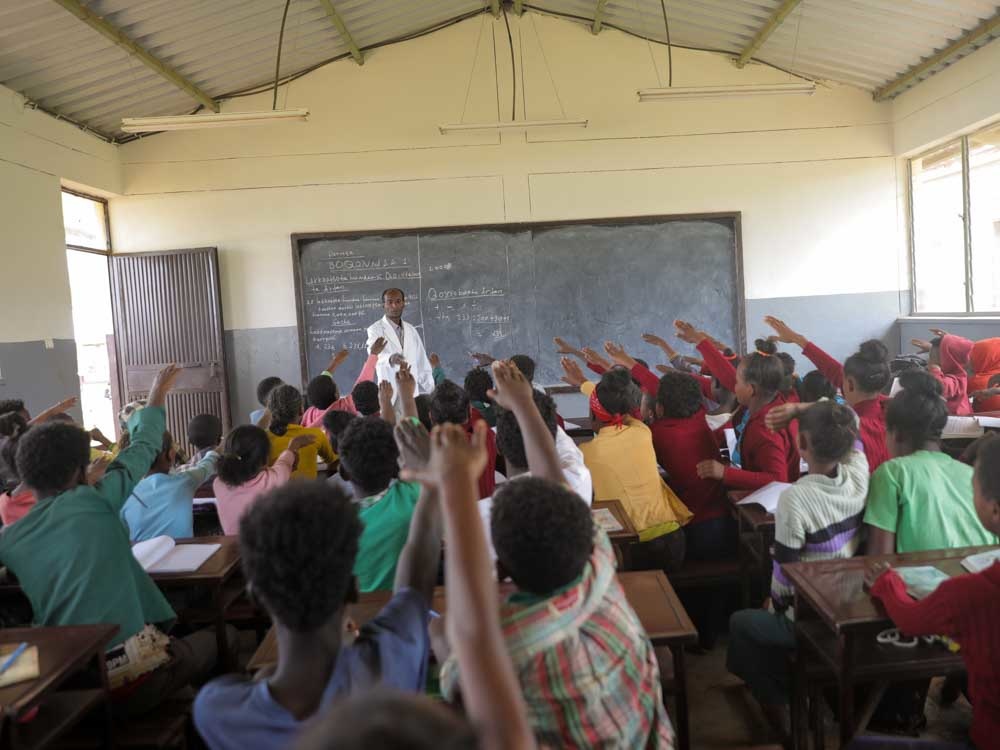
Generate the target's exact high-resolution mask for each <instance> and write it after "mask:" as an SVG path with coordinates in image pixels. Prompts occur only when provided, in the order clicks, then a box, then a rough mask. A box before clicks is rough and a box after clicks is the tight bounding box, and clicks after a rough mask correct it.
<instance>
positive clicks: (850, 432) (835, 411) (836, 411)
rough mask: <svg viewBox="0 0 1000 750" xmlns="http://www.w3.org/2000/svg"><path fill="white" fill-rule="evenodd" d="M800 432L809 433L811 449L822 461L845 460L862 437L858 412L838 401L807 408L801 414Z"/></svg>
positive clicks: (823, 402) (822, 402) (825, 402)
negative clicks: (859, 436) (860, 435)
mask: <svg viewBox="0 0 1000 750" xmlns="http://www.w3.org/2000/svg"><path fill="white" fill-rule="evenodd" d="M799 432H800V433H805V434H806V435H808V436H809V449H810V450H811V451H812V452H813V453H814V454H815V456H816V458H818V459H819V460H820V461H843V460H844V459H845V458H846V457H847V455H848V454H849V453H850V452H851V448H853V447H854V442H855V441H856V440H857V439H858V425H857V421H856V418H855V416H854V412H853V411H851V409H850V408H849V407H846V406H844V405H842V404H838V403H837V402H836V401H821V402H820V403H818V404H813V405H812V406H810V407H809V408H808V409H806V411H805V413H804V414H802V416H800V417H799Z"/></svg>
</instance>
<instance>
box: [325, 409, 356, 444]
mask: <svg viewBox="0 0 1000 750" xmlns="http://www.w3.org/2000/svg"><path fill="white" fill-rule="evenodd" d="M355 419H358V417H357V415H355V414H351V413H350V412H349V411H341V410H340V409H331V410H330V411H328V412H327V413H326V414H324V415H323V429H324V430H325V431H326V436H327V437H328V438H329V439H330V447H331V448H333V449H334V450H335V451H336V450H337V445H338V440H339V439H340V435H341V433H342V432H343V431H344V430H345V429H347V425H349V424H351V422H353V421H354V420H355Z"/></svg>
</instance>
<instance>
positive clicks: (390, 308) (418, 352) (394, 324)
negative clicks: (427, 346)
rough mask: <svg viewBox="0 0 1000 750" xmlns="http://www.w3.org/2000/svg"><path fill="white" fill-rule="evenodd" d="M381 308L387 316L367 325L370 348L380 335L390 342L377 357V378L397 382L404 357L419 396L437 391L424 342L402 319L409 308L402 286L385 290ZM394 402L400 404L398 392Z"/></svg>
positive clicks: (369, 348) (414, 329)
mask: <svg viewBox="0 0 1000 750" xmlns="http://www.w3.org/2000/svg"><path fill="white" fill-rule="evenodd" d="M382 309H383V310H385V316H384V317H382V318H381V319H379V320H378V321H376V322H375V323H373V324H372V325H370V326H368V350H369V351H371V347H372V344H374V343H375V341H376V340H377V339H378V338H380V337H381V338H384V339H385V340H386V341H387V342H388V344H387V345H386V347H385V349H383V350H382V353H381V354H379V356H378V364H377V365H376V366H375V373H376V374H377V375H378V379H379V380H380V381H382V380H388V381H389V382H390V383H393V384H394V385H395V382H396V373H397V372H398V371H399V365H400V362H401V361H403V360H405V361H406V363H407V364H409V366H410V372H411V373H413V379H414V380H416V381H417V392H416V395H418V396H419V395H420V394H422V393H430V392H431V391H433V390H434V373H433V369H432V368H431V363H430V360H429V359H427V352H426V351H424V342H423V341H421V339H420V334H419V333H418V332H417V329H416V328H414V327H413V326H412V325H411V324H409V323H407V322H406V321H405V320H403V310H405V309H406V295H405V294H404V293H403V290H402V289H386V290H385V291H384V292H382ZM393 403H394V404H396V406H397V408H398V406H399V393H398V392H397V393H396V394H395V396H394V397H393Z"/></svg>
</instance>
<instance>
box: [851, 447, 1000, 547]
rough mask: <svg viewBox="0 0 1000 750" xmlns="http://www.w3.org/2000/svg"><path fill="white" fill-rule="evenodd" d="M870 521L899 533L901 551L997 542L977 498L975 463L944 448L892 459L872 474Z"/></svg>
mask: <svg viewBox="0 0 1000 750" xmlns="http://www.w3.org/2000/svg"><path fill="white" fill-rule="evenodd" d="M865 523H868V524H871V525H872V526H875V527H877V528H879V529H883V530H884V531H889V532H893V533H895V534H896V551H897V552H920V551H923V550H937V549H953V548H955V547H973V546H977V545H982V544H996V543H997V538H996V537H995V536H994V535H993V534H991V533H989V532H988V531H987V530H986V529H985V528H983V525H982V524H981V523H980V522H979V517H978V516H977V515H976V508H975V505H974V504H973V500H972V467H970V466H966V465H965V464H963V463H961V462H959V461H956V460H955V459H953V458H950V457H949V456H947V455H945V454H944V453H941V452H938V451H917V452H916V453H913V454H911V455H909V456H903V457H902V458H894V459H892V460H891V461H886V462H885V463H883V464H882V465H881V466H879V467H878V469H876V471H875V473H874V474H872V478H871V485H870V487H869V489H868V510H867V511H866V512H865Z"/></svg>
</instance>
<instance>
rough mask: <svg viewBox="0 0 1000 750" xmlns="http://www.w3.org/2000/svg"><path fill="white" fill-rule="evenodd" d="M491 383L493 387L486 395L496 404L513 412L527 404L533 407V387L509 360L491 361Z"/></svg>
mask: <svg viewBox="0 0 1000 750" xmlns="http://www.w3.org/2000/svg"><path fill="white" fill-rule="evenodd" d="M493 383H494V387H493V388H491V389H490V390H488V391H487V392H486V395H487V396H489V397H490V399H491V400H492V401H493V403H495V404H497V405H498V406H502V407H503V408H504V409H507V410H508V411H513V412H517V411H518V410H519V409H522V408H525V407H528V406H530V407H534V403H535V390H534V388H532V386H531V383H530V382H529V381H528V379H527V378H526V377H524V375H523V374H522V373H521V371H520V370H518V369H517V368H516V367H515V366H514V365H512V364H510V363H509V362H494V363H493Z"/></svg>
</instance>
